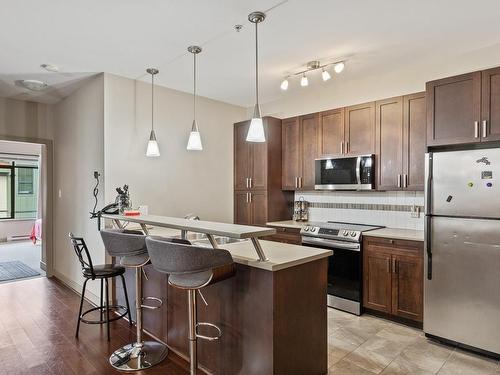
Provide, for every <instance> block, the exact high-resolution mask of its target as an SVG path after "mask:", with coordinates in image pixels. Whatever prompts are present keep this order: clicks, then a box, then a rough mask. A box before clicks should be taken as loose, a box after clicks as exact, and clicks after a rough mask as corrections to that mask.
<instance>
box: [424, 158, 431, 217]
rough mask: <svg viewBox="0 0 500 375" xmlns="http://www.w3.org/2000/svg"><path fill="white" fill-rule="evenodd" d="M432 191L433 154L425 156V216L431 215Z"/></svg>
mask: <svg viewBox="0 0 500 375" xmlns="http://www.w3.org/2000/svg"><path fill="white" fill-rule="evenodd" d="M431 191H432V152H429V153H427V154H425V192H424V206H425V214H426V215H430V214H431V199H432V197H431Z"/></svg>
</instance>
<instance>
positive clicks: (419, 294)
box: [363, 236, 424, 322]
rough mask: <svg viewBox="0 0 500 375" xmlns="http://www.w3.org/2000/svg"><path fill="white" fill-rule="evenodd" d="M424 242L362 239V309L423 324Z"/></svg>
mask: <svg viewBox="0 0 500 375" xmlns="http://www.w3.org/2000/svg"><path fill="white" fill-rule="evenodd" d="M423 282H424V279H423V243H422V242H418V241H406V240H396V239H390V238H379V237H368V236H367V237H365V238H364V240H363V306H364V307H365V308H367V309H371V310H376V311H380V312H383V313H386V314H389V315H392V316H395V317H399V318H404V319H409V320H413V321H416V322H422V321H423Z"/></svg>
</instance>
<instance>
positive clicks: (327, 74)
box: [321, 68, 332, 82]
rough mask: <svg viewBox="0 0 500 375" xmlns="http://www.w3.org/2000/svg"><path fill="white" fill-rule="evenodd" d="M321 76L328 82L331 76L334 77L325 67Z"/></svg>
mask: <svg viewBox="0 0 500 375" xmlns="http://www.w3.org/2000/svg"><path fill="white" fill-rule="evenodd" d="M321 77H323V81H324V82H326V81H328V80H329V79H330V78H332V76H331V75H330V73H328V70H325V68H323V71H322V72H321Z"/></svg>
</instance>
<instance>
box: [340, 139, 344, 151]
mask: <svg viewBox="0 0 500 375" xmlns="http://www.w3.org/2000/svg"><path fill="white" fill-rule="evenodd" d="M340 153H341V154H343V153H344V141H340Z"/></svg>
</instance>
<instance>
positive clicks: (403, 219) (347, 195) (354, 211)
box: [295, 191, 424, 230]
mask: <svg viewBox="0 0 500 375" xmlns="http://www.w3.org/2000/svg"><path fill="white" fill-rule="evenodd" d="M300 197H304V199H305V200H306V201H308V202H309V203H310V206H309V220H310V221H344V222H350V223H360V224H373V225H383V226H386V227H389V228H403V229H420V230H423V229H424V193H423V192H420V191H417V192H414V191H382V192H380V191H377V192H356V191H349V192H346V191H335V192H333V191H332V192H331V191H311V192H295V199H296V200H298V199H299V198H300ZM414 208H416V209H417V210H418V211H419V213H420V214H419V217H418V218H416V217H412V210H413V209H414Z"/></svg>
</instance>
